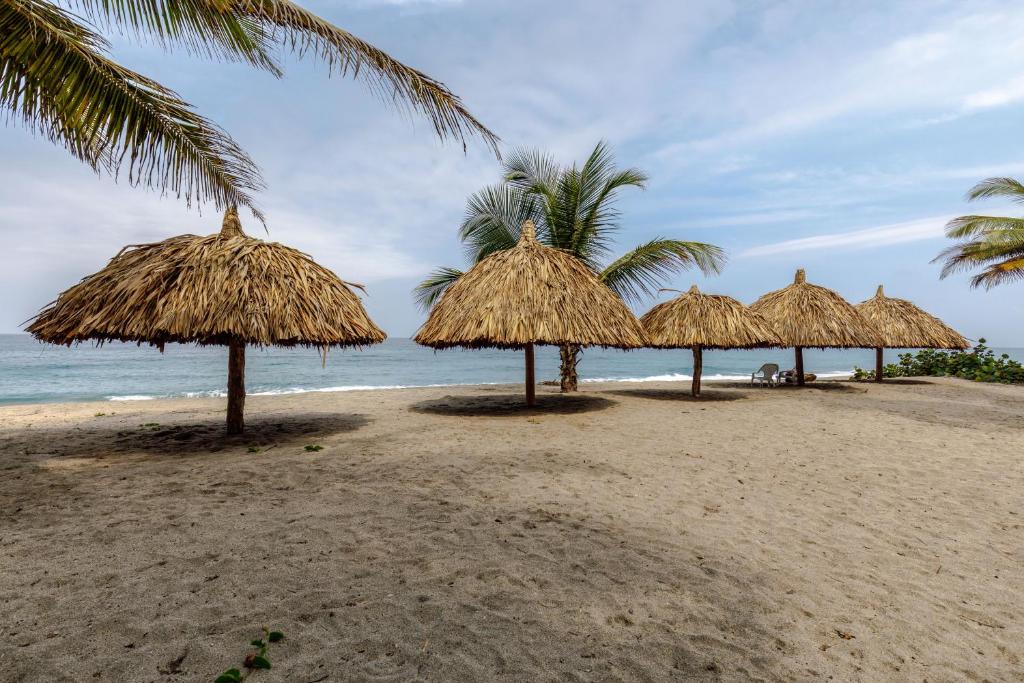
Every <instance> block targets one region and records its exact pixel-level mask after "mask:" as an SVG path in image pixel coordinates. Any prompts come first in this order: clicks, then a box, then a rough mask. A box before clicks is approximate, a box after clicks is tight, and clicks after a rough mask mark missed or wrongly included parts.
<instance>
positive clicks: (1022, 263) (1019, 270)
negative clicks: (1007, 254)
mask: <svg viewBox="0 0 1024 683" xmlns="http://www.w3.org/2000/svg"><path fill="white" fill-rule="evenodd" d="M1013 280H1024V255H1021V256H1019V257H1017V258H1013V259H1008V260H1006V261H1002V262H1001V263H995V264H993V265H991V266H989V267H988V268H986V269H985V270H983V271H981V272H980V273H978V274H977V275H975V276H974V277H973V278H971V287H984V288H985V289H992V288H993V287H995V286H996V285H1001V284H1003V283H1005V282H1010V281H1013Z"/></svg>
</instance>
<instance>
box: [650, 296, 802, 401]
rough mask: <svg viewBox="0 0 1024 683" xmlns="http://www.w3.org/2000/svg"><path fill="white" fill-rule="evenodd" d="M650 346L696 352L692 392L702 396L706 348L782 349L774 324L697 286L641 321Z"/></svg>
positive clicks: (725, 298) (660, 305)
mask: <svg viewBox="0 0 1024 683" xmlns="http://www.w3.org/2000/svg"><path fill="white" fill-rule="evenodd" d="M640 324H641V325H643V326H644V332H645V333H646V334H647V341H648V344H649V345H650V346H652V347H654V348H657V349H693V385H692V389H691V393H692V394H693V395H694V396H700V375H701V371H702V369H703V365H704V358H703V355H704V354H703V350H704V349H754V348H765V347H772V346H775V347H778V346H782V341H781V340H780V339H779V337H778V335H777V334H775V331H774V330H772V327H771V325H770V324H769V323H768V321H767V320H765V319H764V318H763V317H762V316H761V315H760V314H758V313H754V312H753V311H751V310H750V309H749V308H747V307H746V306H744V305H743V304H741V303H740V302H739V301H737V300H736V299H733V298H732V297H731V296H724V295H721V294H704V293H702V292H701V291H700V290H699V289H697V285H694V286H692V287H690V291H688V292H686V293H685V294H680V295H679V296H677V297H676V298H675V299H672V300H671V301H666V302H664V303H661V304H658V305H657V306H655V307H654V308H652V309H651V310H649V311H647V313H645V314H644V315H643V317H642V318H640Z"/></svg>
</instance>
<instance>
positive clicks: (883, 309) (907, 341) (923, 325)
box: [856, 285, 971, 382]
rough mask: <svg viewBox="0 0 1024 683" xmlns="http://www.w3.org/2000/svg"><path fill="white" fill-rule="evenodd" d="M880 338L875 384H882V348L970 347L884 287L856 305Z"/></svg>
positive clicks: (952, 332)
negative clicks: (886, 293)
mask: <svg viewBox="0 0 1024 683" xmlns="http://www.w3.org/2000/svg"><path fill="white" fill-rule="evenodd" d="M856 308H857V312H858V313H860V314H861V315H862V316H863V317H864V318H866V319H867V320H868V322H870V323H871V324H872V325H874V327H875V329H876V330H877V331H878V335H879V342H880V344H879V346H877V347H875V381H876V382H881V381H882V349H883V348H889V349H966V348H968V347H969V346H970V345H971V344H970V342H968V341H967V340H966V339H965V338H964V337H963V336H962V335H961V334H960V333H959V332H957V331H956V330H954V329H953V328H952V327H949V326H948V325H946V323H944V322H942V321H941V320H939V319H938V318H936V317H935V316H933V315H931V314H930V313H926V312H925V311H923V310H921V309H920V308H918V307H917V306H915V305H914V304H912V303H910V302H909V301H907V300H906V299H893V298H890V297H887V296H886V295H885V290H883V289H882V285H878V291H877V292H875V295H874V296H873V297H871V298H870V299H868V300H867V301H862V302H860V303H859V304H857V306H856Z"/></svg>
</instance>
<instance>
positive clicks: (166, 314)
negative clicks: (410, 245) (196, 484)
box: [28, 208, 386, 434]
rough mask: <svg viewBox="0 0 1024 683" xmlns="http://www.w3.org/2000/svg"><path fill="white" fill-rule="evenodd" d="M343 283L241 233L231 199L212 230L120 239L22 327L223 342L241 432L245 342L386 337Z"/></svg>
mask: <svg viewBox="0 0 1024 683" xmlns="http://www.w3.org/2000/svg"><path fill="white" fill-rule="evenodd" d="M349 284H350V283H346V282H343V281H342V280H340V279H338V277H337V276H336V275H335V274H334V273H332V272H331V271H329V270H327V269H326V268H324V267H323V266H320V265H317V264H316V263H315V262H314V261H313V259H311V258H310V257H309V256H307V255H306V254H303V253H302V252H300V251H297V250H295V249H292V248H290V247H286V246H284V245H282V244H278V243H277V242H264V241H263V240H258V239H255V238H252V237H248V236H247V235H246V234H245V233H244V232H242V225H241V223H240V222H239V220H238V212H237V211H236V210H235V209H233V208H231V209H228V210H227V212H226V213H225V214H224V224H223V227H222V229H221V231H220V233H219V234H215V235H207V236H205V237H199V236H196V235H180V236H178V237H172V238H170V239H167V240H164V241H162V242H155V243H153V244H138V245H132V246H129V247H125V248H124V249H122V250H121V251H120V252H119V253H118V254H117V255H116V256H115V257H114V258H113V259H111V261H110V263H108V264H107V266H106V268H104V269H103V270H101V271H99V272H98V273H95V274H93V275H90V276H88V277H86V278H85V279H83V280H82V281H81V282H79V283H78V284H77V285H75V286H74V287H71V288H70V289H68V290H67V291H65V292H63V293H62V294H61V295H60V296H58V297H57V300H56V301H54V302H53V303H51V304H50V305H49V306H47V307H46V308H45V309H43V311H41V312H40V313H39V315H38V316H36V319H35V320H34V321H33V322H32V324H31V325H29V327H28V331H29V332H31V333H32V334H33V335H34V336H35V337H36V338H38V339H40V340H42V341H46V342H50V343H53V344H66V345H68V346H70V345H71V344H72V343H76V342H81V341H85V340H89V339H91V340H94V341H97V342H99V343H103V342H106V341H112V340H114V341H126V342H137V343H140V344H141V343H148V344H152V345H153V346H156V347H158V348H159V349H160V350H161V351H162V350H163V348H164V345H165V344H167V343H175V342H176V343H191V342H195V343H196V344H200V345H207V344H219V345H225V346H227V347H228V348H229V353H228V411H227V427H228V433H229V434H239V433H241V432H242V431H243V429H244V424H245V423H244V419H243V411H244V408H245V347H246V345H247V344H255V345H256V346H261V347H262V346H272V345H273V346H296V345H301V346H315V347H320V348H322V349H324V351H325V352H326V349H327V348H328V347H330V346H359V345H363V344H376V343H378V342H381V341H384V339H385V337H386V335H385V334H384V332H382V331H381V330H380V329H379V328H378V327H377V326H376V325H374V324H373V321H371V320H370V318H369V317H368V316H367V315H366V311H365V310H364V309H363V306H362V304H361V303H360V301H359V297H357V296H356V295H355V293H353V291H352V289H351V288H350V286H349ZM355 286H357V287H358V285H355Z"/></svg>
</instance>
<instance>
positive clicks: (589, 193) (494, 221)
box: [416, 142, 725, 391]
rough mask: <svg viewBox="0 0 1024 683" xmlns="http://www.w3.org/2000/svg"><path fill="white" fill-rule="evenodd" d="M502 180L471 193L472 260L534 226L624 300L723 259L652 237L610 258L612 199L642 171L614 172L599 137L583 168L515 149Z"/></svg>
mask: <svg viewBox="0 0 1024 683" xmlns="http://www.w3.org/2000/svg"><path fill="white" fill-rule="evenodd" d="M504 171H505V173H504V178H503V181H502V182H501V183H499V184H498V185H493V186H489V187H485V188H484V189H482V190H480V191H479V192H477V193H476V194H474V195H472V196H471V197H470V198H469V202H468V205H467V208H466V217H465V219H464V220H463V222H462V227H461V228H460V230H459V237H460V238H461V240H462V242H463V243H464V244H465V248H466V254H467V256H468V258H469V259H470V261H472V262H473V263H476V262H479V261H480V260H482V259H484V258H485V257H487V256H488V255H490V254H493V253H494V252H497V251H503V250H505V249H511V248H512V247H514V246H515V245H516V243H517V242H518V241H519V231H520V226H522V225H523V223H524V222H526V221H527V220H532V221H533V222H534V224H535V225H536V230H537V239H538V240H539V241H540V242H542V243H543V244H546V245H548V246H550V247H555V248H556V249H563V250H565V251H567V252H569V253H571V254H572V255H574V256H575V257H576V258H578V259H580V260H581V261H583V263H585V264H586V265H587V266H588V267H589V268H590V269H591V270H592V271H594V273H595V274H597V276H598V278H599V279H600V280H601V281H602V282H604V284H605V285H607V286H608V287H609V288H611V290H612V291H614V292H615V293H616V294H618V295H619V296H620V297H621V298H622V299H624V300H626V301H633V302H636V301H639V300H640V299H641V298H643V297H644V296H649V295H650V294H652V293H653V292H654V291H655V290H656V289H657V288H658V287H659V286H661V284H662V281H663V280H665V279H666V278H667V277H668V276H670V275H672V274H673V273H676V272H678V271H681V270H684V269H686V268H690V267H692V266H697V267H698V268H700V269H701V270H702V271H703V272H705V273H715V272H718V271H719V270H720V269H721V267H722V264H723V263H724V262H725V255H724V253H723V252H722V250H721V249H719V248H718V247H716V246H714V245H712V244H705V243H703V242H687V241H683V240H675V239H664V238H660V237H659V238H656V239H653V240H651V241H649V242H647V243H645V244H641V245H639V246H637V247H635V248H633V249H632V250H630V251H628V252H626V253H625V254H623V255H622V256H620V257H618V258H612V246H613V238H614V236H615V233H616V232H618V230H619V229H620V225H619V218H620V214H619V211H618V209H617V208H616V207H615V200H616V199H617V197H618V193H619V191H620V190H622V189H623V188H626V187H638V188H643V187H645V186H646V184H647V175H646V174H644V172H643V171H640V170H638V169H635V168H627V169H619V168H617V167H616V166H615V159H614V156H613V155H612V152H611V149H610V148H609V147H608V145H607V144H605V143H604V142H599V143H598V144H597V145H596V146H595V147H594V150H593V152H591V153H590V156H589V157H588V158H587V160H586V161H585V162H584V163H583V165H582V166H576V165H575V164H573V165H572V166H569V167H563V166H560V165H559V164H558V163H557V162H555V160H554V159H553V158H552V157H551V156H550V155H547V154H544V153H542V152H538V151H531V150H516V151H514V152H513V153H512V154H511V155H510V156H509V158H508V159H507V160H506V161H505V162H504ZM462 274H463V273H462V271H461V270H459V269H458V268H450V267H446V268H439V269H438V270H436V271H434V272H433V273H432V274H431V275H430V276H429V277H428V278H427V279H426V280H424V281H423V282H422V283H420V285H419V286H418V287H417V288H416V298H417V301H418V302H419V303H420V305H421V306H422V307H423V308H430V307H431V306H433V305H434V303H435V302H437V301H438V300H439V299H440V298H441V296H442V295H443V294H444V292H445V290H447V289H448V287H449V286H451V285H452V283H454V282H455V281H456V280H458V279H459V278H460V277H461V276H462ZM578 354H579V347H578V346H574V345H566V346H563V347H562V348H561V365H562V367H561V380H562V381H561V385H562V390H563V391H575V390H576V385H577V377H576V363H577V357H578Z"/></svg>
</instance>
